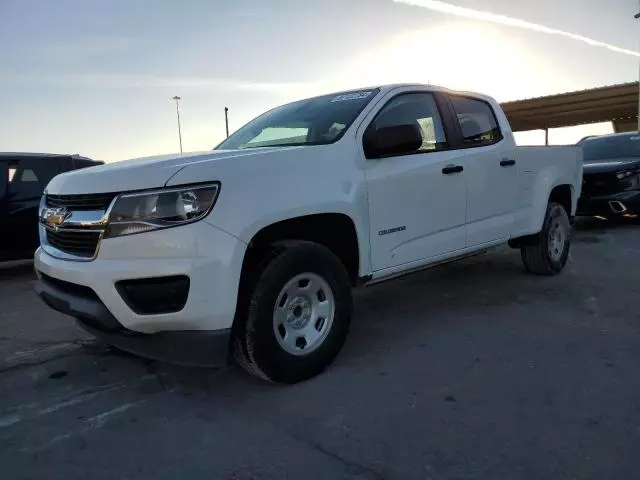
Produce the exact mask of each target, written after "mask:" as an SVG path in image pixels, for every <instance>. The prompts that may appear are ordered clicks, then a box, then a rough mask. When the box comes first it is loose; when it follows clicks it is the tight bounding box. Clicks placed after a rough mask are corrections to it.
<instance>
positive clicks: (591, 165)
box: [583, 157, 640, 173]
mask: <svg viewBox="0 0 640 480" xmlns="http://www.w3.org/2000/svg"><path fill="white" fill-rule="evenodd" d="M583 168H584V173H609V172H621V171H625V170H637V169H640V158H638V157H629V158H611V159H607V158H605V159H602V160H600V159H598V160H591V161H589V160H587V161H585V162H584V167H583Z"/></svg>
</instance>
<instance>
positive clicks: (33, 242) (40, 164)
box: [4, 157, 65, 258]
mask: <svg viewBox="0 0 640 480" xmlns="http://www.w3.org/2000/svg"><path fill="white" fill-rule="evenodd" d="M64 158H65V157H61V158H56V157H19V158H15V159H13V160H10V162H9V183H8V186H7V195H6V197H5V214H4V217H5V222H6V223H5V225H6V226H7V227H8V228H7V230H6V231H7V232H11V235H9V236H8V237H9V238H7V239H6V240H5V250H6V251H8V256H11V257H13V258H27V257H29V256H31V255H33V252H34V251H35V249H36V248H37V247H38V244H39V236H38V206H39V204H40V198H41V197H42V194H43V192H44V189H45V187H46V186H47V184H48V183H49V181H50V180H51V179H52V178H53V177H54V176H56V175H57V174H58V173H59V171H60V167H61V160H63V159H64Z"/></svg>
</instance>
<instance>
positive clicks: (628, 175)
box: [616, 171, 636, 180]
mask: <svg viewBox="0 0 640 480" xmlns="http://www.w3.org/2000/svg"><path fill="white" fill-rule="evenodd" d="M635 173H636V172H631V171H628V172H619V173H616V177H617V178H618V180H622V179H623V178H627V177H630V176H631V175H633V174H635Z"/></svg>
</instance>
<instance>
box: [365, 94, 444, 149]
mask: <svg viewBox="0 0 640 480" xmlns="http://www.w3.org/2000/svg"><path fill="white" fill-rule="evenodd" d="M373 125H374V126H375V128H376V129H379V128H382V127H393V126H397V125H417V126H418V127H419V128H420V133H421V134H422V146H421V147H420V150H419V151H418V152H431V151H434V150H438V149H441V148H445V147H446V146H447V139H446V137H445V133H444V127H443V126H442V120H441V118H440V114H439V113H438V106H437V105H436V102H435V100H434V98H433V95H431V94H430V93H406V94H404V95H399V96H397V97H395V98H393V99H391V100H389V103H387V104H386V105H385V106H384V107H383V108H382V110H380V112H379V113H378V115H377V116H376V118H375V119H374V120H373Z"/></svg>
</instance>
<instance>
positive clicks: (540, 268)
mask: <svg viewBox="0 0 640 480" xmlns="http://www.w3.org/2000/svg"><path fill="white" fill-rule="evenodd" d="M570 246H571V222H570V221H569V215H568V214H567V211H566V210H565V209H564V207H563V206H562V205H560V204H559V203H554V202H549V205H548V206H547V213H546V215H545V219H544V224H543V227H542V231H541V232H540V234H539V235H538V239H537V241H536V242H535V243H533V244H531V245H526V246H524V247H522V248H521V249H520V252H521V256H522V262H523V263H524V266H525V268H526V269H527V272H529V273H533V274H536V275H556V274H558V273H560V272H561V271H562V269H563V268H564V266H565V264H566V263H567V258H568V256H569V248H570Z"/></svg>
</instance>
